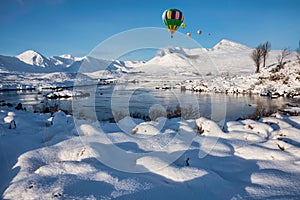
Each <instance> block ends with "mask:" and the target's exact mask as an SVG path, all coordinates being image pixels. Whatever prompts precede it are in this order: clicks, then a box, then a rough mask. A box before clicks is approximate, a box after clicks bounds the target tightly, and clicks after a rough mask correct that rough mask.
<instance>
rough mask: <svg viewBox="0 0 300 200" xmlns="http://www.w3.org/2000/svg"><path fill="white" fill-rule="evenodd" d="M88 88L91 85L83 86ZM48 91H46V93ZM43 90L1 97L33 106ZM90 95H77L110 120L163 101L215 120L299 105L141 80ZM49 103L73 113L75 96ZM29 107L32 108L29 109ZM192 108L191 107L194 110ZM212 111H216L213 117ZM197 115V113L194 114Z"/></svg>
mask: <svg viewBox="0 0 300 200" xmlns="http://www.w3.org/2000/svg"><path fill="white" fill-rule="evenodd" d="M80 90H81V91H84V92H87V91H91V92H93V90H91V88H88V87H86V88H80ZM47 92H49V91H43V92H42V93H43V94H45V93H47ZM43 94H41V93H38V92H37V91H28V90H27V91H26V90H25V91H5V92H1V93H0V100H5V101H6V102H9V103H13V104H17V103H19V102H21V103H22V104H23V105H25V106H33V105H36V104H40V102H41V101H43V99H44V97H43ZM90 98H92V99H87V98H81V99H76V101H79V102H80V101H82V103H81V106H80V107H81V108H78V109H84V108H91V106H93V105H92V104H90V103H88V102H94V103H95V106H94V108H93V109H94V111H95V112H96V115H97V118H98V120H108V119H112V118H113V113H116V112H119V113H122V114H124V115H125V116H126V115H130V114H134V113H135V114H136V116H138V115H140V116H149V111H150V110H151V109H152V108H153V107H155V106H157V105H160V106H161V108H163V109H164V110H166V111H168V110H172V109H173V110H176V109H178V105H180V107H181V108H187V109H191V106H192V108H193V109H194V110H197V111H198V110H199V112H200V113H199V114H200V116H203V117H206V118H212V119H213V120H214V121H218V120H221V119H222V115H224V117H226V118H227V119H232V120H236V119H239V118H248V117H252V118H255V116H263V115H265V114H267V113H269V112H272V111H276V110H278V109H279V108H281V107H282V106H284V105H285V104H286V103H287V102H291V103H296V104H298V105H299V100H298V99H287V98H278V99H271V98H268V97H261V96H258V95H236V94H235V95H230V94H227V95H226V94H209V93H194V92H191V91H181V90H180V89H172V90H156V89H154V87H153V86H151V87H149V86H147V85H139V84H118V85H106V86H103V85H102V86H98V87H97V89H96V93H95V94H94V95H91V96H90ZM48 103H51V104H57V105H59V108H60V109H63V110H66V111H68V112H70V113H71V111H72V99H59V100H48ZM29 110H30V109H29ZM191 112H192V111H191ZM212 115H214V116H213V117H212ZM195 116H197V115H195Z"/></svg>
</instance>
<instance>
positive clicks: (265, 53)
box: [262, 41, 271, 67]
mask: <svg viewBox="0 0 300 200" xmlns="http://www.w3.org/2000/svg"><path fill="white" fill-rule="evenodd" d="M262 50H263V53H262V54H263V67H266V60H267V57H268V54H269V52H270V50H271V42H269V41H267V42H265V43H264V44H262Z"/></svg>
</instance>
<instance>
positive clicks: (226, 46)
mask: <svg viewBox="0 0 300 200" xmlns="http://www.w3.org/2000/svg"><path fill="white" fill-rule="evenodd" d="M211 50H213V51H226V52H229V51H233V52H235V51H248V50H251V48H250V47H247V46H246V45H243V44H240V43H237V42H233V41H230V40H226V39H223V40H221V41H220V42H219V43H218V44H216V45H215V46H214V47H213V48H212V49H211Z"/></svg>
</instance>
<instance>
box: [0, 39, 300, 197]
mask: <svg viewBox="0 0 300 200" xmlns="http://www.w3.org/2000/svg"><path fill="white" fill-rule="evenodd" d="M252 50H253V49H251V48H249V47H246V46H244V45H242V44H238V43H235V42H232V41H229V40H222V41H221V42H219V43H218V44H217V45H216V46H215V47H214V48H212V49H202V48H199V49H184V48H180V47H169V48H165V49H161V50H159V52H158V54H157V55H156V56H155V57H154V58H152V59H151V60H149V61H147V62H144V61H137V62H133V61H119V60H114V61H107V60H99V59H96V58H93V57H89V56H86V57H83V58H76V57H74V56H72V55H67V54H66V55H61V56H52V57H49V58H47V57H45V56H43V55H41V54H40V53H37V52H35V51H32V50H29V51H26V52H24V53H22V54H20V55H18V56H16V57H13V56H0V88H1V90H6V89H7V90H10V89H30V88H33V89H43V88H55V87H72V86H74V82H76V83H77V85H81V84H85V85H89V84H90V83H95V82H97V81H100V82H101V81H103V80H106V81H108V82H118V81H120V82H124V81H134V82H139V81H141V82H147V81H152V82H154V83H155V84H153V83H151V84H150V85H152V86H153V85H156V84H157V85H158V86H157V87H158V88H160V87H161V85H163V86H164V87H167V88H168V87H169V86H171V87H173V86H176V87H181V88H183V89H187V90H196V91H207V92H224V93H225V92H230V93H255V94H265V95H270V96H271V97H277V96H280V95H285V96H297V95H299V94H300V89H299V88H300V72H299V64H297V63H296V62H295V59H294V56H295V55H294V54H291V56H290V57H288V58H287V61H288V63H287V64H286V65H285V67H284V68H283V69H281V70H279V71H278V72H272V69H273V68H274V67H276V56H278V54H279V53H280V51H274V50H273V51H271V52H270V55H269V57H268V60H267V67H266V68H264V69H261V72H260V73H257V74H254V70H255V68H254V65H253V61H252V60H251V58H250V54H251V52H252ZM81 66H84V67H85V68H84V69H83V70H80V73H77V72H78V70H79V68H80V67H81ZM179 83H181V84H179ZM66 92H67V93H66ZM82 94H83V93H82ZM51 95H53V96H54V95H56V96H59V95H67V96H76V95H78V93H76V92H75V91H74V92H70V91H60V92H58V93H55V92H53V93H51V94H49V97H51ZM91 95H93V94H91ZM81 109H85V107H84V106H82V108H81V107H80V108H79V111H81ZM299 111H300V108H298V107H296V106H292V107H288V108H285V109H284V110H283V112H286V113H289V114H291V115H298V113H299ZM79 114H80V113H79ZM90 114H91V115H93V113H90ZM75 116H76V115H75ZM156 117H157V116H156ZM151 119H152V120H153V121H143V120H141V119H133V118H130V117H125V118H123V119H121V120H120V121H119V120H117V123H110V122H102V121H101V122H100V121H92V119H91V118H89V119H87V118H85V117H80V118H76V117H74V116H69V115H66V114H65V113H64V112H56V113H54V114H52V115H51V114H41V113H32V112H29V111H22V110H15V109H14V108H8V107H0V163H1V165H0V177H1V178H0V194H1V198H3V199H55V198H57V199H59V198H60V199H115V198H118V199H185V198H189V199H297V198H299V196H300V190H299V186H300V151H299V149H300V117H299V116H288V115H282V114H279V113H277V114H275V115H273V116H270V117H263V118H260V119H259V120H257V121H254V120H250V119H246V120H240V121H226V122H224V121H221V122H219V123H216V122H213V121H211V120H209V119H206V118H203V117H201V118H199V119H193V120H183V119H180V118H172V119H166V118H164V117H160V118H157V119H154V118H151ZM187 163H189V166H187Z"/></svg>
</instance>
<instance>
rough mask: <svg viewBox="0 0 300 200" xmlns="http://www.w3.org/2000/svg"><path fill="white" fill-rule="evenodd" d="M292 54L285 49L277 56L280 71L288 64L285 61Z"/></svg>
mask: <svg viewBox="0 0 300 200" xmlns="http://www.w3.org/2000/svg"><path fill="white" fill-rule="evenodd" d="M290 54H291V52H290V51H289V50H288V49H287V48H285V49H283V50H282V51H281V53H280V54H279V55H278V56H277V66H278V68H279V69H282V68H283V67H284V65H285V64H286V62H285V59H286V58H287V57H288V56H289V55H290Z"/></svg>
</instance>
